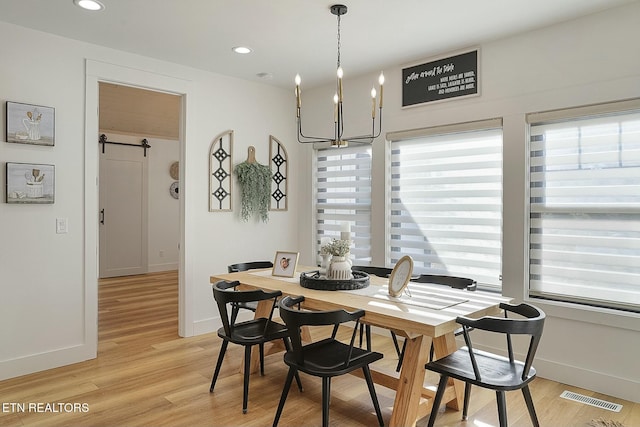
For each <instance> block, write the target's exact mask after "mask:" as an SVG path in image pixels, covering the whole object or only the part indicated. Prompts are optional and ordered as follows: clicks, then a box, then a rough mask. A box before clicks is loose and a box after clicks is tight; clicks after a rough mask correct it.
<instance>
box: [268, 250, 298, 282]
mask: <svg viewBox="0 0 640 427" xmlns="http://www.w3.org/2000/svg"><path fill="white" fill-rule="evenodd" d="M299 255H300V254H299V253H298V252H287V251H277V252H276V256H275V259H274V260H273V271H272V272H271V275H272V276H280V277H293V276H294V275H295V274H296V267H297V266H298V256H299Z"/></svg>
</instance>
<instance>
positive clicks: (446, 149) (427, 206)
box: [387, 120, 502, 287]
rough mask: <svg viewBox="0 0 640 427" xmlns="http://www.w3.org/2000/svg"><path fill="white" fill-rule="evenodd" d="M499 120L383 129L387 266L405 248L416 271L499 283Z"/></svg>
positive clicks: (500, 162) (500, 169)
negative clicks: (387, 170)
mask: <svg viewBox="0 0 640 427" xmlns="http://www.w3.org/2000/svg"><path fill="white" fill-rule="evenodd" d="M501 125H502V121H501V120H492V121H487V122H478V123H465V124H463V126H462V127H460V126H459V127H456V126H452V127H450V128H444V129H443V128H438V129H437V132H433V130H429V129H425V130H424V131H422V132H420V131H410V132H405V133H399V134H393V135H388V136H387V138H389V139H390V140H391V141H392V143H391V179H390V183H389V184H390V191H389V193H388V194H389V196H390V199H389V203H390V209H391V211H390V216H389V242H390V251H389V254H388V255H387V257H388V260H387V262H388V264H389V265H394V264H395V263H396V262H397V260H398V259H399V258H400V257H401V256H403V255H410V256H411V257H412V258H413V260H414V271H416V272H418V273H431V274H446V275H453V276H462V277H469V278H472V279H475V280H476V281H477V282H478V283H479V284H482V285H484V286H488V287H500V286H501V283H500V275H501V273H502V129H501ZM496 126H497V127H496ZM405 138H406V139H405Z"/></svg>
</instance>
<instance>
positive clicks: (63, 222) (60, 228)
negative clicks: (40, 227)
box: [56, 218, 69, 234]
mask: <svg viewBox="0 0 640 427" xmlns="http://www.w3.org/2000/svg"><path fill="white" fill-rule="evenodd" d="M67 231H69V228H68V224H67V218H56V233H57V234H65V233H67Z"/></svg>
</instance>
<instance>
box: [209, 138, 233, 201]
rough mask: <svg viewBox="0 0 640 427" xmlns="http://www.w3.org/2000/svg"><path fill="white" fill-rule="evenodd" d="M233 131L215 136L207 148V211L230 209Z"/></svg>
mask: <svg viewBox="0 0 640 427" xmlns="http://www.w3.org/2000/svg"><path fill="white" fill-rule="evenodd" d="M232 161H233V131H232V130H228V131H225V132H222V133H221V134H220V135H218V136H216V137H215V138H214V140H213V141H212V142H211V147H210V148H209V212H222V211H231V210H232V204H231V201H232V199H231V187H232V183H233V179H232V176H231V172H232V165H233V162H232Z"/></svg>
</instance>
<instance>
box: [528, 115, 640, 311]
mask: <svg viewBox="0 0 640 427" xmlns="http://www.w3.org/2000/svg"><path fill="white" fill-rule="evenodd" d="M627 103H628V102H627ZM582 111H583V112H584V114H587V115H586V116H581V117H576V114H575V113H574V111H572V110H567V113H566V116H565V118H563V116H562V112H554V115H553V117H548V116H546V118H551V120H548V121H536V119H538V120H539V119H544V118H545V115H540V114H538V115H532V116H530V117H528V119H529V121H530V143H529V147H530V150H529V152H530V160H529V161H530V169H529V186H530V204H529V227H530V230H529V291H530V294H531V295H533V296H540V297H547V298H552V299H560V300H567V301H576V302H583V303H587V304H591V305H598V306H607V307H614V308H623V309H631V310H634V311H639V310H640V263H639V262H638V260H640V107H639V106H638V103H637V102H636V109H635V110H627V111H619V108H617V107H616V106H615V104H614V105H613V106H612V108H611V110H610V111H609V112H608V113H607V109H606V108H604V109H603V106H598V110H597V111H596V112H597V114H596V115H588V114H589V112H590V110H589V109H587V110H582ZM592 112H593V111H592Z"/></svg>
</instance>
